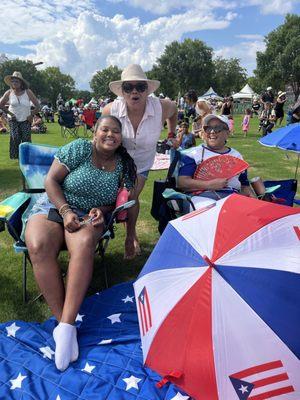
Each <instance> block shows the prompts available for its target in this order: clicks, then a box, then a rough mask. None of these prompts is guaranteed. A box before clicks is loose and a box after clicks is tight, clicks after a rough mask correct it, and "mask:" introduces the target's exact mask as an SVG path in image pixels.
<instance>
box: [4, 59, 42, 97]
mask: <svg viewBox="0 0 300 400" xmlns="http://www.w3.org/2000/svg"><path fill="white" fill-rule="evenodd" d="M14 71H19V72H21V74H22V76H23V78H24V79H25V80H26V81H28V83H29V85H30V89H32V91H33V92H34V94H35V95H36V96H44V91H45V81H44V78H43V75H42V73H41V71H38V70H37V69H36V67H35V66H34V64H33V62H32V61H29V60H19V59H18V58H17V59H15V60H8V61H4V62H2V63H1V64H0V94H1V95H2V94H3V93H4V92H6V90H7V89H8V86H7V85H6V83H5V82H4V78H5V76H7V75H12V73H13V72H14Z"/></svg>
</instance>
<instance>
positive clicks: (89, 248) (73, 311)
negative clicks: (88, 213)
mask: <svg viewBox="0 0 300 400" xmlns="http://www.w3.org/2000/svg"><path fill="white" fill-rule="evenodd" d="M102 231H103V226H99V227H97V228H96V227H93V226H92V225H86V226H84V227H82V228H81V229H80V230H78V231H76V232H73V233H69V232H67V231H65V240H66V244H67V248H68V250H69V253H70V261H69V268H68V276H67V284H66V295H65V302H64V308H63V312H62V316H61V322H64V323H67V324H73V323H74V322H75V318H76V316H77V313H78V310H79V308H80V305H81V303H82V301H83V299H84V296H85V293H86V291H87V289H88V286H89V283H90V281H91V278H92V274H93V265H94V255H95V248H96V245H97V242H98V240H99V239H100V237H101V235H102Z"/></svg>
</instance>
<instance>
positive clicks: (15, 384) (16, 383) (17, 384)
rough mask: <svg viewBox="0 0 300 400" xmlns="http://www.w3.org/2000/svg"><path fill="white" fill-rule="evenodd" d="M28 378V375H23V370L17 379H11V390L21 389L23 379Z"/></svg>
mask: <svg viewBox="0 0 300 400" xmlns="http://www.w3.org/2000/svg"><path fill="white" fill-rule="evenodd" d="M25 378H27V376H26V375H22V374H21V372H20V373H19V375H18V376H17V378H15V379H11V380H10V382H11V387H10V390H15V389H21V387H22V382H23V380H24V379H25Z"/></svg>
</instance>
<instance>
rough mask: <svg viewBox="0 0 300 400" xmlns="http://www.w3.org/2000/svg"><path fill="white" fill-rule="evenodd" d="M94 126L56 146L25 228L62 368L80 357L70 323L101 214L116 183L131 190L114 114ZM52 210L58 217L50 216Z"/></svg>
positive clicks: (131, 173) (109, 206)
mask: <svg viewBox="0 0 300 400" xmlns="http://www.w3.org/2000/svg"><path fill="white" fill-rule="evenodd" d="M94 131H95V133H94V137H93V140H92V141H88V140H83V139H77V140H75V141H73V142H71V143H69V144H68V145H66V146H63V147H62V148H61V149H59V150H58V152H57V153H56V156H55V160H54V161H53V164H52V166H51V168H50V170H49V173H48V175H47V177H46V180H45V188H46V193H45V194H44V195H43V196H42V197H41V198H40V199H39V200H38V201H37V203H36V204H35V206H34V207H33V209H32V212H31V215H30V216H29V219H28V222H27V225H26V230H25V241H26V245H27V247H28V251H29V255H30V259H31V262H32V265H33V271H34V275H35V278H36V280H37V283H38V285H39V287H40V289H41V291H42V293H43V296H44V298H45V300H46V302H47V303H48V305H49V307H50V310H51V311H52V313H53V315H54V316H55V318H56V319H57V321H58V325H57V327H56V328H55V329H54V331H53V337H54V341H55V344H56V348H55V364H56V366H57V368H58V369H60V370H61V371H63V370H65V369H66V368H67V367H68V366H69V364H70V362H73V361H75V360H77V358H78V343H77V332H76V327H75V325H74V323H75V318H76V316H77V313H78V310H79V308H80V305H81V303H82V301H83V298H84V296H85V293H86V290H87V288H88V286H89V283H90V280H91V277H92V273H93V261H94V253H95V247H96V244H97V242H98V240H99V239H100V237H101V235H102V232H103V225H104V220H105V216H106V214H107V213H109V212H110V211H112V210H113V208H114V206H115V203H116V198H117V192H118V189H119V187H120V185H124V184H125V185H126V187H127V189H129V190H130V189H132V188H133V186H134V184H135V180H136V167H135V164H134V161H133V159H132V158H131V157H130V155H129V154H128V153H127V151H126V149H125V148H124V147H123V146H122V125H121V123H120V121H119V120H118V118H116V117H113V116H105V117H102V118H100V119H99V120H98V122H97V124H96V126H95V130H94ZM49 210H50V211H49ZM55 210H56V211H57V212H58V213H57V214H56V215H58V216H59V215H60V217H61V223H60V222H59V221H58V222H56V221H54V220H53V218H52V217H51V216H52V215H53V214H55V213H56V211H55ZM82 220H83V221H85V222H86V223H84V224H83V223H82ZM63 244H65V245H66V246H67V249H68V251H69V254H70V261H69V268H68V277H67V285H66V287H64V283H63V280H62V277H61V273H60V267H59V264H58V260H57V257H58V254H59V251H60V249H61V248H62V246H63Z"/></svg>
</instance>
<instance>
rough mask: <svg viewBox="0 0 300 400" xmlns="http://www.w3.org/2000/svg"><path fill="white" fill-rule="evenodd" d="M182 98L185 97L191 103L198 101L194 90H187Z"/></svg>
mask: <svg viewBox="0 0 300 400" xmlns="http://www.w3.org/2000/svg"><path fill="white" fill-rule="evenodd" d="M184 97H186V98H187V99H188V100H190V101H192V102H193V103H196V101H197V100H198V96H197V93H196V91H195V90H193V89H191V90H189V91H188V92H187V93H186V94H185V95H184Z"/></svg>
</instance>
